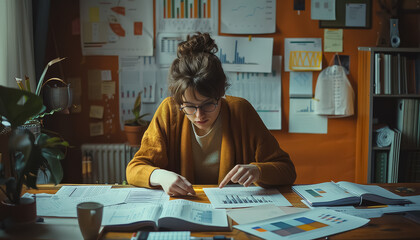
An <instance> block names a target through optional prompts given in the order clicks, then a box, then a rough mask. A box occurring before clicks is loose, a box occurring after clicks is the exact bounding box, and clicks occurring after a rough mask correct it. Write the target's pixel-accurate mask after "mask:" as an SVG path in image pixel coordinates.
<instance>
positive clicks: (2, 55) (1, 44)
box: [0, 0, 36, 92]
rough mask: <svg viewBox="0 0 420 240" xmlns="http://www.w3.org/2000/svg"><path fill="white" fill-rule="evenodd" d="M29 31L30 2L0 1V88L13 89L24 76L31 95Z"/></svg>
mask: <svg viewBox="0 0 420 240" xmlns="http://www.w3.org/2000/svg"><path fill="white" fill-rule="evenodd" d="M32 29H33V28H32V0H0V85H2V86H7V87H15V88H17V87H18V86H17V84H16V80H15V77H18V78H22V79H24V78H25V75H26V76H28V77H29V79H30V85H31V91H32V92H35V87H36V85H35V82H36V81H35V64H34V50H33V30H32Z"/></svg>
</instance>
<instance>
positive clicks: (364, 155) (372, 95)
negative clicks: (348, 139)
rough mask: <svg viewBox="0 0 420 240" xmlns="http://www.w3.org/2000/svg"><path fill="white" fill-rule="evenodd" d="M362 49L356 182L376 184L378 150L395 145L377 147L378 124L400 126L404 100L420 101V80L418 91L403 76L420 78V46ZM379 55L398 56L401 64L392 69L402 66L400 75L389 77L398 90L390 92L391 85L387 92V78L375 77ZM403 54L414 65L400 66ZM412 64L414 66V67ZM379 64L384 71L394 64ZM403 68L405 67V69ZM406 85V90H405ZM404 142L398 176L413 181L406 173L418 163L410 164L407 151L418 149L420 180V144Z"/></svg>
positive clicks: (416, 157) (359, 58)
mask: <svg viewBox="0 0 420 240" xmlns="http://www.w3.org/2000/svg"><path fill="white" fill-rule="evenodd" d="M358 50H359V53H358V96H357V98H358V99H357V100H358V104H357V105H358V112H357V114H358V118H357V134H356V136H357V141H356V142H357V146H356V182H360V183H374V182H378V181H377V180H378V171H379V170H378V169H377V166H376V161H375V156H376V154H378V152H385V153H387V154H388V155H389V154H390V151H391V147H389V146H388V147H378V146H376V144H375V142H376V141H375V140H376V139H375V134H374V129H375V127H377V126H378V125H379V126H380V125H381V124H382V125H387V126H389V127H390V128H391V129H396V128H397V122H398V120H397V117H398V112H397V111H398V108H399V107H400V103H401V99H414V101H413V102H416V101H417V102H418V101H420V94H419V93H420V85H419V83H418V82H417V86H416V88H417V89H416V90H413V89H412V85H410V87H408V88H407V84H406V85H405V86H404V84H402V83H401V79H416V81H419V80H420V79H419V76H420V75H419V74H420V72H419V71H418V70H420V66H419V64H420V48H383V47H359V48H358ZM375 54H382V55H378V56H383V55H384V54H387V55H390V56H395V58H393V59H395V60H393V63H395V62H397V63H398V65H397V67H395V68H394V66H395V65H392V68H393V70H392V71H393V72H395V71H396V70H398V69H400V70H398V71H399V72H398V74H390V77H388V79H390V81H391V85H393V84H394V82H396V84H395V85H393V87H396V89H397V90H395V88H392V91H391V92H390V90H389V87H388V90H387V91H388V94H384V92H385V90H384V89H383V88H384V85H386V84H384V82H383V79H382V81H379V78H377V79H375V77H376V76H375V74H376V72H379V71H378V66H377V65H375V61H376V62H378V60H377V59H375ZM397 57H398V58H397ZM403 57H404V58H405V60H404V61H407V62H408V64H410V67H407V65H400V63H401V62H402V61H401V60H400V59H403ZM396 60H397V61H396ZM404 64H406V63H404ZM411 65H413V66H414V67H413V66H411ZM379 66H380V69H381V71H383V69H388V68H389V66H390V65H379ZM402 69H405V70H404V71H403V70H402ZM407 69H408V70H407ZM411 71H413V72H411ZM405 73H406V74H408V76H409V78H407V75H404V77H400V76H401V74H405ZM380 74H383V72H381V73H380ZM388 74H389V73H388ZM384 75H385V74H384ZM378 76H379V75H378ZM388 82H389V81H388ZM398 82H400V85H398ZM405 83H407V81H405ZM376 84H379V85H378V87H377V85H376ZM379 86H380V87H379ZM403 88H404V89H406V90H401V89H403ZM378 89H380V90H378ZM407 89H408V92H405V91H407ZM378 91H379V93H378ZM414 91H415V92H414ZM399 93H401V94H399ZM404 101H406V100H404ZM409 101H411V100H409ZM417 104H418V103H417ZM415 106H418V105H415ZM412 116H414V115H412ZM413 119H414V118H413ZM416 119H417V118H416ZM376 124H378V125H376ZM416 124H418V123H416ZM413 126H414V123H413ZM402 138H404V136H402ZM404 144H405V142H404V141H401V147H400V151H399V153H398V157H399V164H398V166H399V171H398V179H397V180H396V181H398V182H405V181H407V179H408V180H409V181H412V179H410V178H408V177H407V175H406V173H407V172H408V171H410V169H409V167H410V166H411V165H413V166H414V165H415V164H413V163H412V161H411V160H410V164H409V163H408V161H409V160H407V159H408V158H407V156H406V153H407V152H418V154H416V156H415V157H414V160H413V161H416V162H417V163H418V171H419V172H418V174H419V178H418V179H420V147H418V146H419V145H417V146H415V147H413V146H404ZM388 157H389V156H388ZM410 158H413V157H410ZM388 167H389V166H388ZM413 171H415V170H413ZM411 176H412V175H411ZM389 181H392V180H389V179H388V178H387V180H386V182H389ZM394 181H395V180H394Z"/></svg>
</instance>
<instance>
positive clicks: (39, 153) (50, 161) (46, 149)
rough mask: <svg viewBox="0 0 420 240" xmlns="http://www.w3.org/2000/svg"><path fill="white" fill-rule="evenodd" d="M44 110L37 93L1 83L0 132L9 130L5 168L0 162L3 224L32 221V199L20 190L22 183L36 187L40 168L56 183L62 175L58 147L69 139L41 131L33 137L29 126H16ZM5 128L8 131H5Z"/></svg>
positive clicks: (0, 204)
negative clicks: (7, 156) (48, 172)
mask: <svg viewBox="0 0 420 240" xmlns="http://www.w3.org/2000/svg"><path fill="white" fill-rule="evenodd" d="M22 102H23V103H22ZM44 110H45V106H43V104H42V98H41V97H40V96H38V95H35V94H33V93H31V92H28V91H24V90H19V89H14V88H7V87H3V86H0V117H1V118H2V119H3V121H2V122H1V123H0V129H2V131H0V132H2V133H3V134H4V133H6V134H9V136H8V139H9V142H8V145H9V146H8V150H9V161H8V164H7V166H6V167H7V169H6V168H5V165H6V164H5V163H3V162H2V163H0V190H1V192H2V194H3V195H4V196H5V199H2V201H1V202H0V210H1V211H0V220H2V222H3V227H8V226H16V225H19V224H22V223H29V222H34V221H35V219H36V205H35V202H34V200H33V199H23V198H21V192H22V187H23V185H26V186H27V187H28V188H35V189H36V188H37V186H36V181H37V177H38V172H39V170H41V171H45V170H46V169H48V170H49V171H50V173H51V180H52V182H53V183H55V184H58V183H60V181H61V179H62V177H63V170H62V167H61V163H60V160H61V159H63V158H64V153H63V152H62V151H61V149H60V147H68V143H67V142H66V141H63V140H62V139H61V138H58V137H50V136H48V135H47V134H44V133H41V134H39V135H38V136H37V137H36V138H35V135H34V134H33V133H32V132H31V131H30V130H28V129H19V127H20V126H22V125H23V124H24V123H25V122H28V121H29V120H31V119H33V118H34V117H37V116H41V115H39V113H40V112H43V111H44ZM6 128H9V129H10V131H4V129H6ZM6 170H8V171H7V172H6Z"/></svg>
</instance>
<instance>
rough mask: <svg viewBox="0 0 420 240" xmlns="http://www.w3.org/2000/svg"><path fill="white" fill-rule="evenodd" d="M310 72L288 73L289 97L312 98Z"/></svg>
mask: <svg viewBox="0 0 420 240" xmlns="http://www.w3.org/2000/svg"><path fill="white" fill-rule="evenodd" d="M312 75H313V74H312V72H290V90H289V97H308V98H312Z"/></svg>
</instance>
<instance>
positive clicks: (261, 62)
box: [214, 36, 274, 73]
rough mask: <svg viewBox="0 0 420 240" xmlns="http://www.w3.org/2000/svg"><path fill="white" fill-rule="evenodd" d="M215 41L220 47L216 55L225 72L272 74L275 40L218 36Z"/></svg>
mask: <svg viewBox="0 0 420 240" xmlns="http://www.w3.org/2000/svg"><path fill="white" fill-rule="evenodd" d="M214 39H215V41H216V44H217V46H218V47H219V51H218V52H217V53H216V55H217V56H218V57H219V59H220V61H221V62H222V66H223V69H224V70H225V71H227V72H265V73H271V71H272V56H273V43H274V40H273V38H252V40H250V39H249V38H246V37H220V36H217V37H215V38H214Z"/></svg>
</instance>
